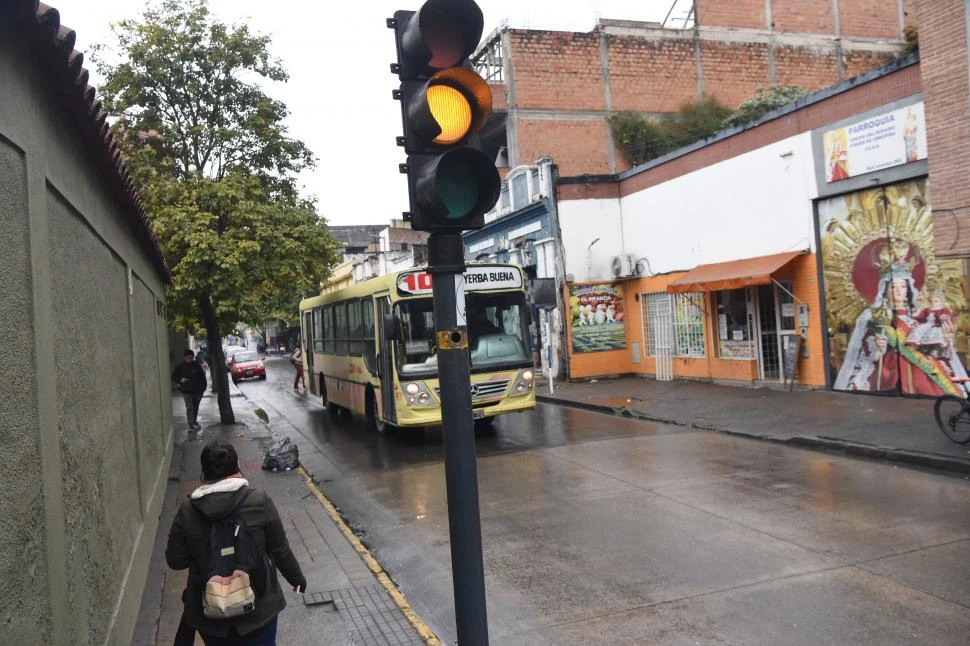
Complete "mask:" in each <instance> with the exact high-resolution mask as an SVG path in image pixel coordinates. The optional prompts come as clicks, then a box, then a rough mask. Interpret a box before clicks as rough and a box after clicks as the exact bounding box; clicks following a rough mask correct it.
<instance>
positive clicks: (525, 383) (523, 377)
mask: <svg viewBox="0 0 970 646" xmlns="http://www.w3.org/2000/svg"><path fill="white" fill-rule="evenodd" d="M534 380H535V375H534V374H532V371H531V370H523V371H521V372H520V373H519V374H518V376H517V377H516V379H515V384H514V385H513V386H512V392H511V393H509V394H510V395H511V396H512V397H515V396H517V395H525V394H527V393H529V392H531V391H532V386H533V382H534Z"/></svg>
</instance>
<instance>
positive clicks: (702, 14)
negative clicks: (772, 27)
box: [694, 0, 768, 29]
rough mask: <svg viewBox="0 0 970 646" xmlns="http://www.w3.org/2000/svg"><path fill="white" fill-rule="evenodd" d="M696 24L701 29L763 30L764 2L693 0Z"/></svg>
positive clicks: (755, 0)
mask: <svg viewBox="0 0 970 646" xmlns="http://www.w3.org/2000/svg"><path fill="white" fill-rule="evenodd" d="M694 8H695V10H696V11H697V24H698V25H700V26H701V27H735V28H747V29H765V28H766V26H767V24H768V20H767V18H766V16H765V0H729V1H728V2H725V1H724V0H695V1H694Z"/></svg>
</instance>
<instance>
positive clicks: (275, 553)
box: [165, 440, 306, 646]
mask: <svg viewBox="0 0 970 646" xmlns="http://www.w3.org/2000/svg"><path fill="white" fill-rule="evenodd" d="M202 478H203V479H204V480H205V484H203V485H202V486H200V487H199V488H198V489H196V490H195V491H193V492H192V494H191V495H190V496H189V499H188V500H186V501H185V502H183V503H182V506H181V507H179V510H178V512H177V513H176V515H175V520H174V521H173V522H172V528H171V530H170V531H169V534H168V546H167V547H166V548H165V560H166V561H167V562H168V565H169V567H170V568H172V569H174V570H184V569H185V568H188V569H189V576H188V584H187V587H186V589H185V591H184V592H183V593H182V603H183V604H184V606H185V610H184V615H183V621H184V622H185V623H186V624H188V625H189V626H192V627H193V628H195V629H196V630H197V631H199V634H201V635H202V639H203V641H204V642H205V643H206V645H207V646H212V645H213V644H231V645H233V646H241V645H256V644H259V645H261V646H262V645H264V644H266V645H274V644H276V624H277V615H278V614H279V613H280V611H281V610H283V608H285V607H286V599H285V597H284V596H283V590H282V589H281V588H280V583H279V579H278V578H277V576H276V570H277V569H278V570H279V571H280V572H281V573H282V574H283V576H284V577H285V578H286V580H287V581H288V582H289V584H290V585H291V586H293V590H294V591H295V592H305V591H306V578H305V577H304V576H303V571H302V570H301V569H300V564H299V563H297V560H296V557H295V556H293V552H292V551H291V550H290V544H289V542H288V541H287V540H286V531H285V530H284V529H283V523H282V521H281V520H280V516H279V513H278V512H277V511H276V507H275V506H274V505H273V501H272V499H270V497H269V496H268V495H267V494H266V492H264V491H263V490H261V489H253V490H252V492H251V493H249V495H248V497H247V498H246V499H245V500H244V501H243V502H242V504H240V505H239V508H238V509H237V510H236V513H237V514H239V516H240V517H241V519H242V521H243V523H244V524H245V526H246V528H247V530H248V532H249V533H250V534H251V535H252V538H253V541H254V542H255V544H256V547H257V551H258V553H259V554H261V555H263V558H264V559H269V562H268V563H267V567H269V568H270V570H271V571H270V577H269V579H270V580H269V586H268V588H267V590H266V592H265V593H264V594H262V595H260V596H259V597H257V599H256V605H255V609H254V610H253V611H252V612H250V613H248V614H244V615H240V616H238V617H236V618H234V619H210V618H207V617H205V616H204V614H203V612H202V594H203V589H204V585H205V584H204V581H203V579H204V577H205V573H203V572H200V570H201V568H202V559H203V556H202V550H203V549H204V543H205V542H206V539H207V538H208V536H209V531H210V528H211V519H219V518H224V517H225V516H227V515H228V514H229V513H230V512H232V510H233V508H234V507H235V506H236V503H237V501H238V500H240V499H241V498H242V497H243V496H244V495H246V493H247V489H248V488H249V481H248V480H246V479H245V478H243V476H242V473H241V471H240V468H239V458H238V457H237V455H236V450H235V449H234V448H233V447H232V445H231V444H228V443H227V442H223V441H220V440H214V441H212V442H210V443H209V444H208V445H206V447H205V448H204V449H202Z"/></svg>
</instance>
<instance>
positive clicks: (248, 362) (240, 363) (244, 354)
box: [229, 350, 266, 384]
mask: <svg viewBox="0 0 970 646" xmlns="http://www.w3.org/2000/svg"><path fill="white" fill-rule="evenodd" d="M229 375H230V376H231V377H232V383H234V384H236V383H239V380H240V379H252V378H253V377H256V378H259V379H266V366H264V365H263V360H262V359H260V357H259V353H258V352H256V351H255V350H241V351H239V352H237V353H236V354H234V355H232V361H230V362H229Z"/></svg>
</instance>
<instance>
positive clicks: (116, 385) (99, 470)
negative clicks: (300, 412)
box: [0, 0, 174, 646]
mask: <svg viewBox="0 0 970 646" xmlns="http://www.w3.org/2000/svg"><path fill="white" fill-rule="evenodd" d="M74 42H75V34H74V32H73V31H71V30H70V29H68V28H66V27H63V26H62V25H61V24H60V19H59V15H58V13H57V10H56V9H53V8H51V7H48V6H46V5H44V4H38V3H36V2H29V1H27V0H6V1H4V2H0V78H2V79H3V89H2V91H0V250H2V252H0V276H2V277H3V278H2V280H0V330H2V335H0V336H2V338H3V341H4V362H5V370H6V372H7V374H8V375H11V376H12V377H13V378H14V382H13V384H12V387H9V388H7V392H6V393H5V395H4V398H3V403H2V404H0V413H2V417H3V423H4V429H3V447H4V470H3V475H2V476H0V517H2V518H3V523H2V528H0V544H2V546H3V547H2V549H0V576H2V579H3V581H4V585H3V589H2V590H0V608H2V609H3V611H2V612H3V616H2V621H0V642H2V643H4V644H37V643H43V644H54V645H63V646H67V645H69V644H70V645H74V644H118V645H121V644H130V643H131V640H132V635H133V633H134V628H135V620H136V617H137V614H138V609H139V604H140V601H141V596H142V591H143V590H144V588H145V582H146V579H147V576H148V570H149V561H150V557H151V552H152V547H153V543H154V539H155V535H156V532H157V529H158V523H159V516H160V514H161V509H162V502H163V500H164V498H165V492H166V484H167V480H168V471H169V463H170V461H171V456H172V424H171V414H172V394H171V393H172V391H171V384H170V381H169V371H170V370H171V365H172V364H171V362H172V359H173V358H174V357H172V356H171V355H170V351H169V337H168V325H167V321H166V308H165V295H164V286H165V283H166V282H167V281H168V280H170V276H169V272H168V268H167V266H166V265H165V261H164V258H163V257H162V255H161V252H160V251H159V247H158V244H157V241H156V239H155V236H154V233H153V232H152V229H151V226H150V225H149V223H148V220H147V217H146V214H145V212H144V211H143V210H142V208H141V206H140V204H139V201H138V198H137V196H136V195H135V193H134V192H133V190H132V184H131V177H130V175H129V174H128V172H127V170H126V168H125V165H124V163H123V162H122V161H121V159H120V157H119V150H118V147H117V145H116V144H115V142H114V140H113V137H112V136H111V134H110V130H109V129H108V125H107V124H106V123H105V116H106V115H105V113H104V112H103V111H102V110H101V105H100V103H99V102H98V101H97V100H95V92H94V89H93V88H91V87H90V86H87V79H88V73H87V71H85V70H84V69H83V68H82V66H81V64H82V60H83V58H82V56H81V54H80V53H79V52H76V51H74V49H73V47H74Z"/></svg>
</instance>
